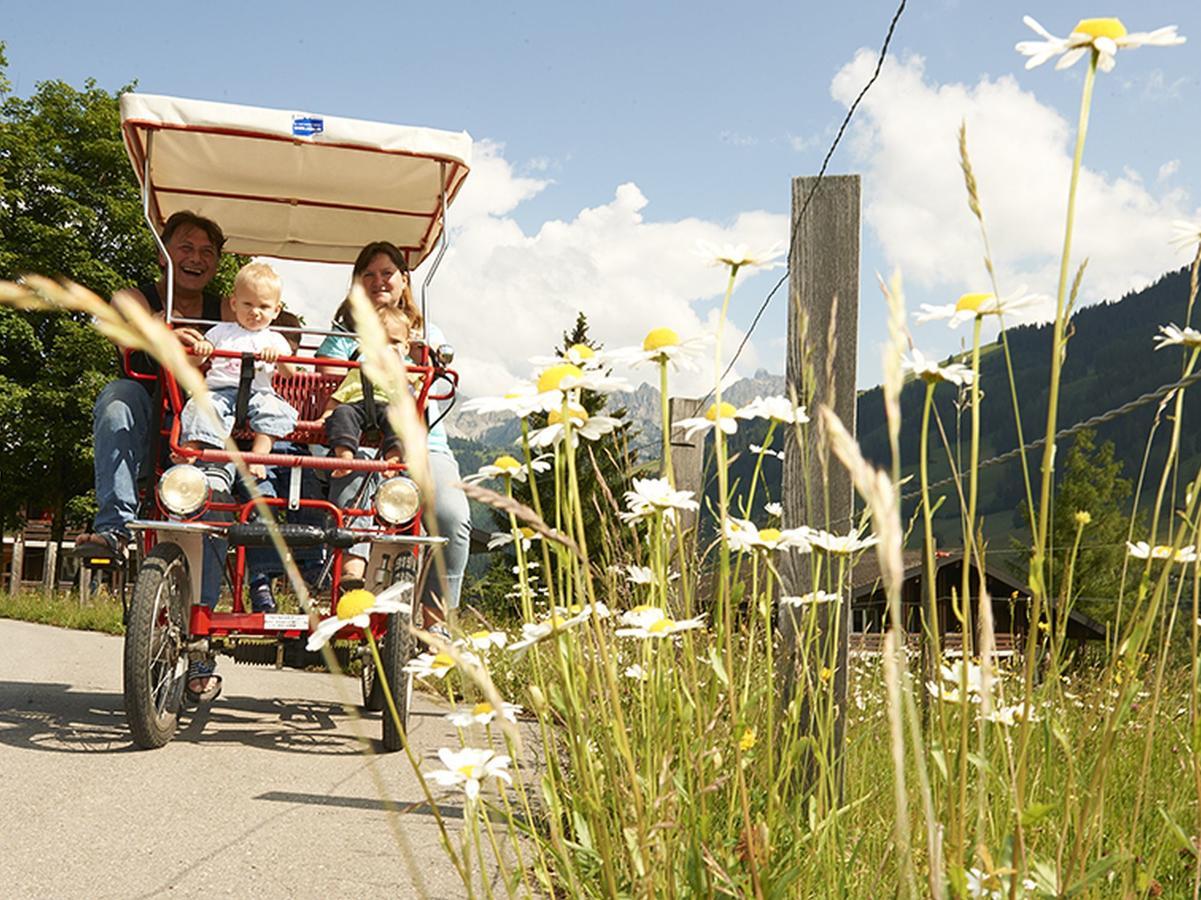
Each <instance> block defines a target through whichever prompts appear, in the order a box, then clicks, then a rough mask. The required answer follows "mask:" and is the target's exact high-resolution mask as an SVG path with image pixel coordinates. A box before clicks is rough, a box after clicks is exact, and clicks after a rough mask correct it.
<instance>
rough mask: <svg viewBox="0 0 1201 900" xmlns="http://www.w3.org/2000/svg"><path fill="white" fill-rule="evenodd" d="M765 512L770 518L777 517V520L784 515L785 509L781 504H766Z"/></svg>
mask: <svg viewBox="0 0 1201 900" xmlns="http://www.w3.org/2000/svg"><path fill="white" fill-rule="evenodd" d="M763 511H764V512H765V513H767V514H768V515H769V516H775V517H776V518H777V519H779V518H781V517H783V515H784V507H783V505H782V504H779V503H766V504H764V506H763Z"/></svg>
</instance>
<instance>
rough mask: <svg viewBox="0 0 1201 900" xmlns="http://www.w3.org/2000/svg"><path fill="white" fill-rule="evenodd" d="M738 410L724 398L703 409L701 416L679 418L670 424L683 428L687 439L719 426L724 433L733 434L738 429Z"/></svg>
mask: <svg viewBox="0 0 1201 900" xmlns="http://www.w3.org/2000/svg"><path fill="white" fill-rule="evenodd" d="M737 415H738V410H737V409H736V408H735V407H734V404H732V403H726V402H725V401H724V400H723V401H722V402H721V403H720V404H717V403H714V404H713V405H712V406H710V407H709V409H708V410H706V411H705V414H704V415H703V416H697V417H695V418H691V419H680V421H678V422H676V423H674V424H673V425H672V427H673V428H683V429H684V436H685V437H686V438H687V439H688V440H692V438H693V435H695V434H698V433H703V432H706V431H708V430H709V429H710V428H720V429H721V430H722V431H724V432H725V433H726V434H733V433H734V432H736V431H737V430H738V419H737V418H736V416H737Z"/></svg>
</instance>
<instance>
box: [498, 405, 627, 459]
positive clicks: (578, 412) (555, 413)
mask: <svg viewBox="0 0 1201 900" xmlns="http://www.w3.org/2000/svg"><path fill="white" fill-rule="evenodd" d="M567 418H568V419H569V420H570V422H571V433H572V436H578V437H582V438H584V440H587V441H599V440H600V439H601V438H602V437H604V436H605V435H606V434H610V433H612V432H613V431H614V430H616V429H617V428H620V427H621V426H622V425H624V424H625V423H624V422H623V421H622V420H621V419H615V418H613V417H612V416H592V415H589V414H588V411H587V410H586V409H584V407H583V406H581V405H579V404H578V403H574V402H573V403H569V404H568V406H567ZM566 435H567V427H566V425H565V424H564V421H563V410H562V409H552V410H551V411H550V413H549V414H548V415H547V417H546V427H544V428H538V429H535V430H534V431H531V432H530V434H529V442H530V446H531V447H534V448H536V449H541V448H543V447H550V446H551V445H553V444H558V443H560V442H561V441H562V440H563V438H564V437H565V436H566ZM518 440H520V438H519V439H518Z"/></svg>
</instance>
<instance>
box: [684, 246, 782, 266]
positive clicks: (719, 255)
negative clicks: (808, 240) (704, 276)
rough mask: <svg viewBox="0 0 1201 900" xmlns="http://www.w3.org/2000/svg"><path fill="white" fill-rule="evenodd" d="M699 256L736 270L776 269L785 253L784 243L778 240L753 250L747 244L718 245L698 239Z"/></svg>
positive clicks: (715, 264) (711, 263) (714, 263)
mask: <svg viewBox="0 0 1201 900" xmlns="http://www.w3.org/2000/svg"><path fill="white" fill-rule="evenodd" d="M696 251H697V255H698V256H702V257H704V258H705V259H708V260H709V263H710V265H714V266H727V267H729V268H731V269H733V270H734V271H738V270H739V269H742V268H759V269H775V268H778V267H780V266H782V265H784V264H783V263H782V262H779V261H778V260H779V258H780V257H781V256H783V255H784V244H783V243H780V242H777V243H775V244H772V245H771V246H770V247H767V248H765V249H763V250H751V249H750V248H749V247H747V245H746V244H724V245H722V246H720V247H719V246H718V245H716V244H711V243H709V242H708V241H697V242H696Z"/></svg>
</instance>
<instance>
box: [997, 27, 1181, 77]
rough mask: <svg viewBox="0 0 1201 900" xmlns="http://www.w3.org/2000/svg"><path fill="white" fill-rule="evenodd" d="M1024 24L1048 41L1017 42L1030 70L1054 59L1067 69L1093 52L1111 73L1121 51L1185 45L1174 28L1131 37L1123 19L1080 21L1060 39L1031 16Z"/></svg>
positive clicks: (1101, 64)
mask: <svg viewBox="0 0 1201 900" xmlns="http://www.w3.org/2000/svg"><path fill="white" fill-rule="evenodd" d="M1022 21H1023V22H1025V23H1026V24H1027V25H1028V26H1030V27H1031V28H1032V29H1034V30H1035V31H1037V32H1038V33H1039V34H1040V35H1042V36H1043V38H1044V39H1045V40H1041V41H1020V42H1018V44H1017V46H1016V48H1015V49H1016V50H1017V51H1018V53H1021V54H1023V55H1024V56H1029V57H1030V59H1028V60H1026V68H1027V69H1033V68H1034V67H1035V66H1041V65H1042V64H1043V63H1045V62H1047V61H1048V60H1049V59H1051V58H1052V57H1055V56H1058V57H1060V60H1059V62H1057V63H1056V64H1055V68H1057V69H1066V68H1067V67H1068V66H1070V65H1072V64H1073V63H1075V62H1076V60H1078V59H1080V58H1081V57H1082V56H1084V54H1085V53H1087V52H1088V51H1089V49H1090V48H1091V49H1093V50H1095V51H1096V53H1097V68H1098V69H1100V70H1101V71H1102V72H1108V71H1110V70H1111V69H1112V68H1113V66H1114V62H1115V61H1116V56H1117V52H1118V49H1119V48H1128V49H1133V48H1135V47H1143V46H1151V47H1171V46H1174V45H1176V44H1183V43H1184V38H1182V37H1180V36H1179V35H1177V34H1176V26H1175V25H1169V26H1167V27H1165V28H1157V29H1155V30H1154V31H1139V32H1135V33H1134V34H1130V33H1128V32H1127V31H1126V26H1125V25H1123V24H1122V20H1121V19H1081V20H1080V21H1079V22H1077V23H1076V27H1075V28H1073V29H1072V33H1071V34H1069V35H1068V36H1067V37H1066V38H1058V37H1055V35H1053V34H1051V33H1050V32H1049V31H1047V29H1045V28H1043V27H1042V25H1040V24H1039V23H1038V22H1037V21H1035V20H1034V18H1033V17H1031V16H1024V17H1023V18H1022Z"/></svg>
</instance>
